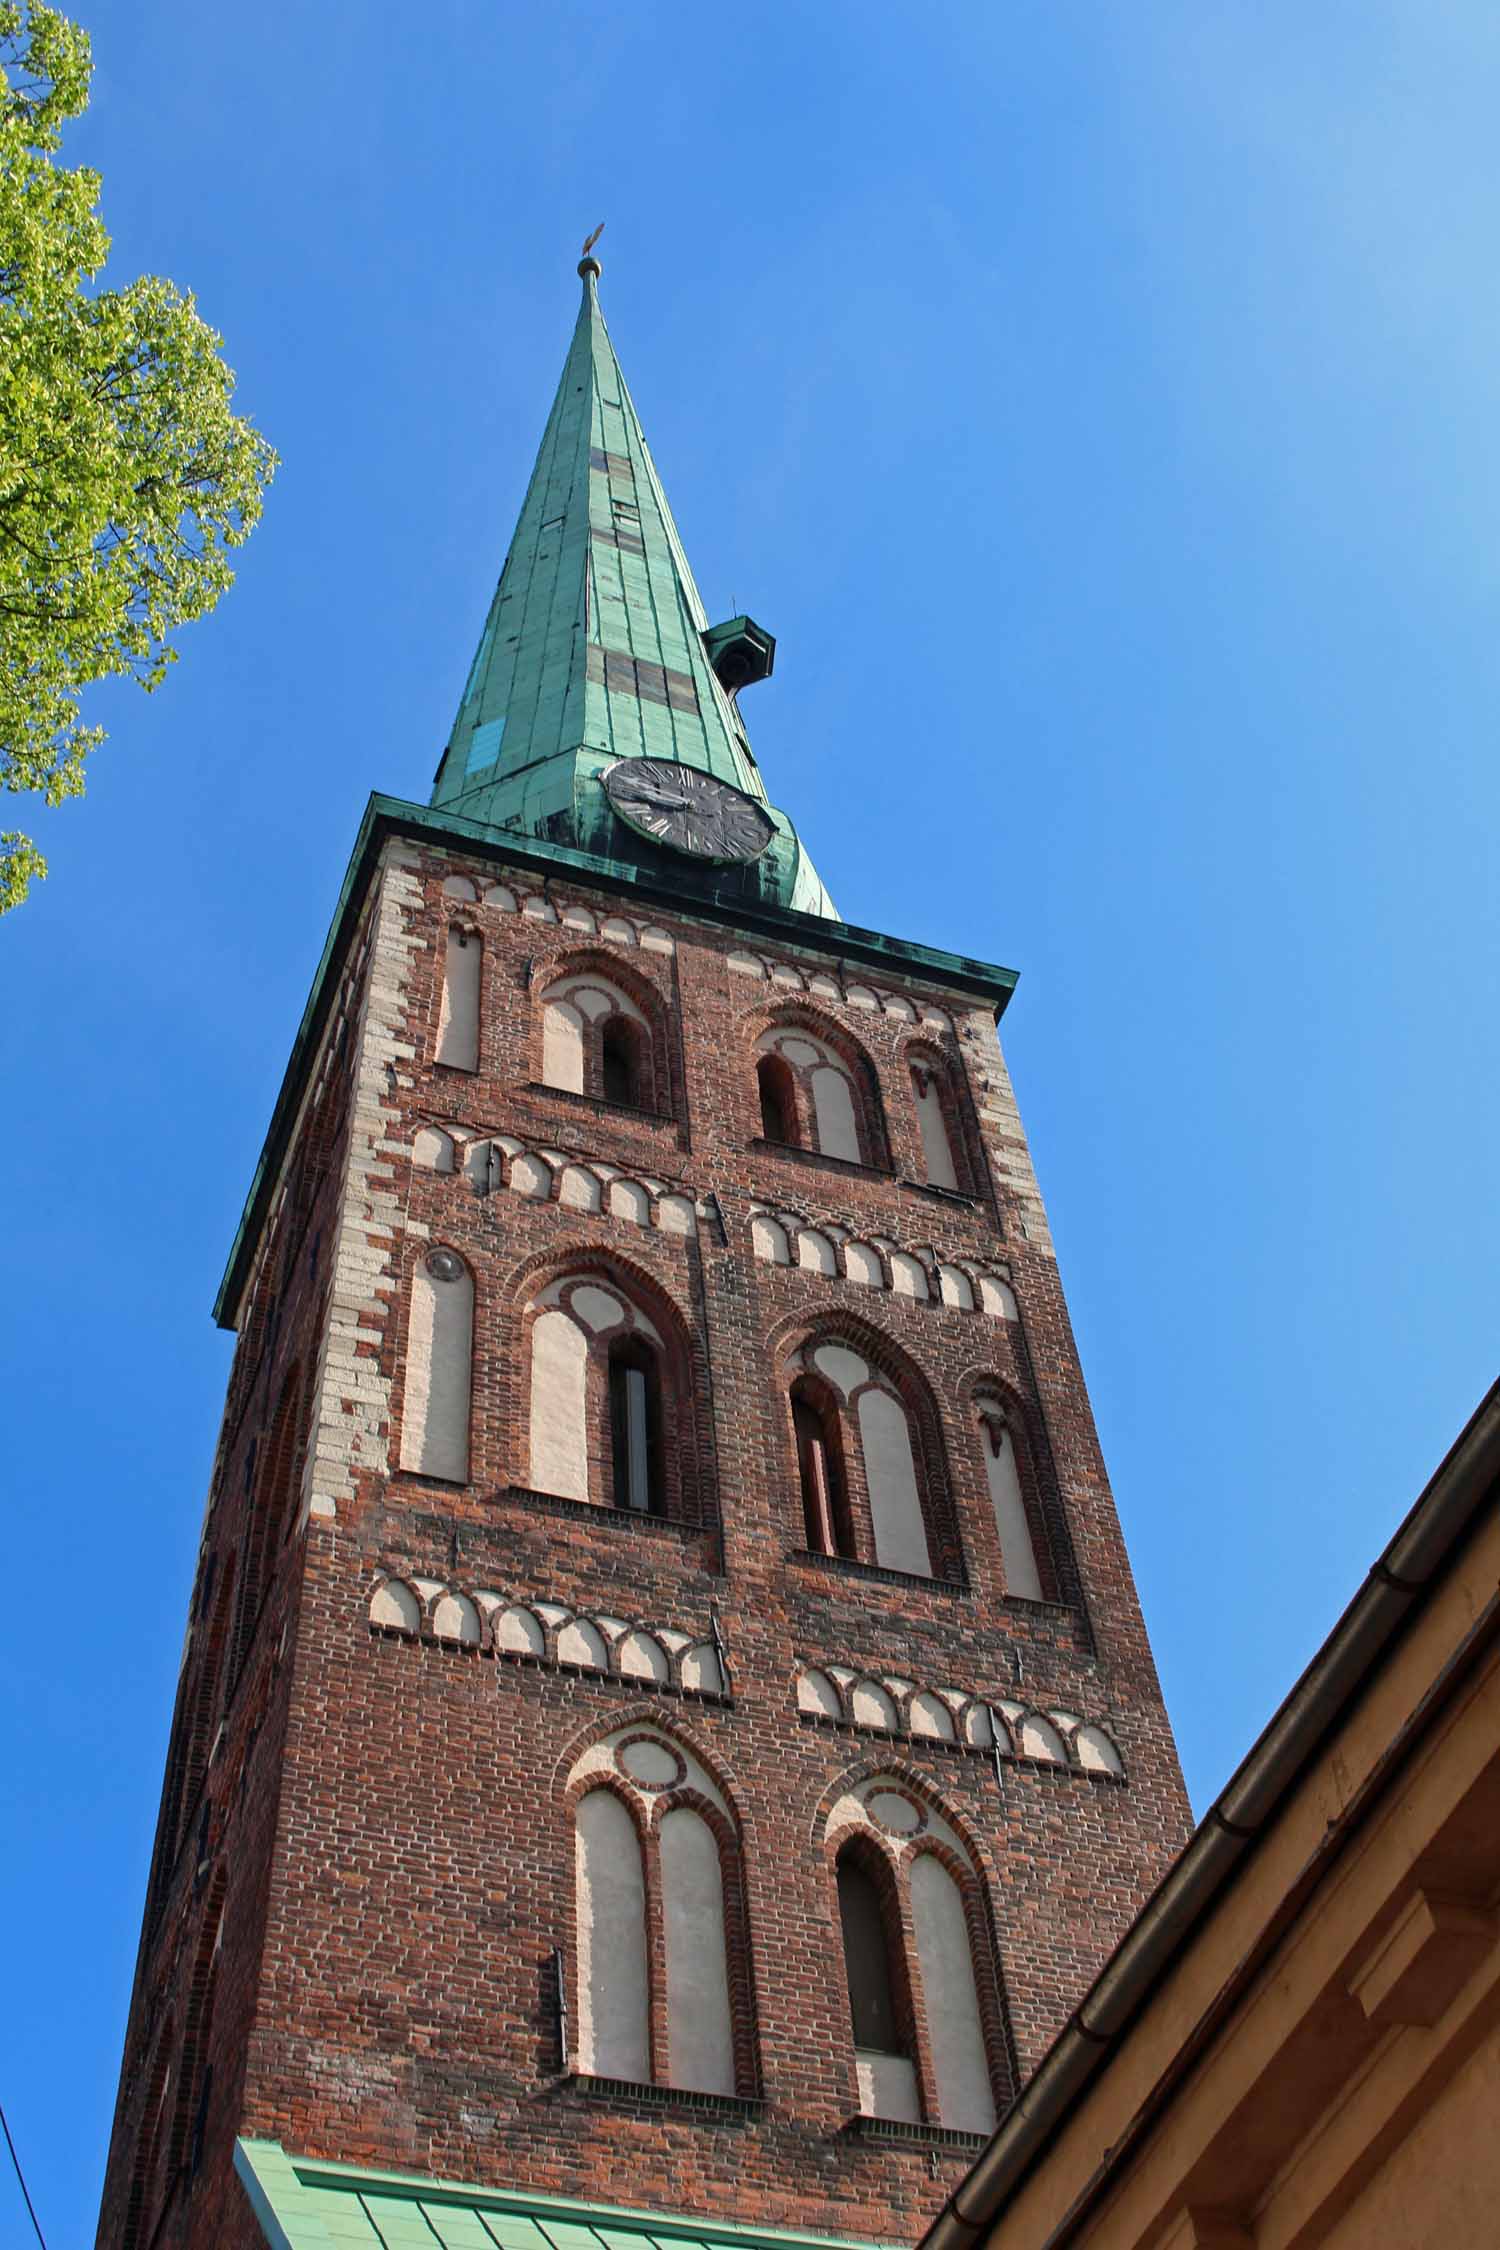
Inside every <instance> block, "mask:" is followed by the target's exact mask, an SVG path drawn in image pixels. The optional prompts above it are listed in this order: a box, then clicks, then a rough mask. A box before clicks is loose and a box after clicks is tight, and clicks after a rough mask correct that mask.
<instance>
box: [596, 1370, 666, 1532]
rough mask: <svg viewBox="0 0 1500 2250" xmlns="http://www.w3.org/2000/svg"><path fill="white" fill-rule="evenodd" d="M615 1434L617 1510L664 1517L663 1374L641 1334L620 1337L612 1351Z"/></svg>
mask: <svg viewBox="0 0 1500 2250" xmlns="http://www.w3.org/2000/svg"><path fill="white" fill-rule="evenodd" d="M609 1434H610V1457H611V1464H612V1467H613V1471H614V1504H615V1506H616V1507H617V1508H635V1509H637V1510H639V1511H640V1513H641V1514H643V1515H658V1516H659V1515H660V1514H661V1513H662V1473H661V1370H660V1367H659V1364H658V1361H657V1355H656V1352H655V1350H654V1348H653V1347H652V1345H651V1344H650V1343H649V1342H648V1341H647V1339H646V1337H645V1336H643V1335H642V1334H640V1333H639V1331H637V1332H636V1333H634V1334H628V1335H623V1334H622V1335H617V1336H616V1337H615V1338H614V1340H613V1341H612V1342H611V1344H610V1347H609Z"/></svg>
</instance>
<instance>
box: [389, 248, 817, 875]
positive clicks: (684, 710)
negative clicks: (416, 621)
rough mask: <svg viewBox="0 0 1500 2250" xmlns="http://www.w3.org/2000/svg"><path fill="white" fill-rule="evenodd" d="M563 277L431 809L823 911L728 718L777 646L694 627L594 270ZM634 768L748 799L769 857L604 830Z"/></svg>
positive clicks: (736, 719)
mask: <svg viewBox="0 0 1500 2250" xmlns="http://www.w3.org/2000/svg"><path fill="white" fill-rule="evenodd" d="M578 270H579V273H580V274H581V276H582V277H583V302H582V304H581V306H580V307H579V312H578V324H577V326H576V328H575V329H574V331H573V341H572V343H571V345H570V346H569V348H568V356H567V360H566V362H565V364H564V367H563V371H562V381H561V382H560V383H559V385H558V389H557V396H556V398H555V399H554V400H553V402H552V412H551V414H550V415H549V416H548V419H547V428H546V431H545V434H544V435H543V438H542V446H541V451H540V453H539V454H538V455H537V461H536V467H535V469H534V470H533V471H532V476H531V483H530V486H529V487H528V489H527V493H526V499H525V502H524V503H523V505H522V509H521V519H520V522H519V523H518V524H517V525H516V530H515V536H514V538H513V539H512V541H511V545H510V552H509V554H508V555H507V556H506V558H505V568H504V569H503V570H502V572H501V573H500V583H499V585H498V586H497V587H496V589H495V598H494V600H493V601H492V602H491V604H490V613H489V617H488V618H487V620H486V622H485V628H484V634H483V637H482V639H481V640H480V643H479V649H478V653H477V654H476V656H475V658H474V662H473V666H472V667H471V669H470V672H469V678H468V684H467V685H466V687H465V689H464V693H463V700H462V701H461V703H460V704H459V708H458V716H457V718H456V719H455V720H454V722H453V731H452V733H451V734H450V736H449V738H448V745H447V748H446V750H445V751H444V753H443V760H442V764H441V765H440V766H439V768H438V776H437V783H436V786H435V787H434V789H433V793H432V802H433V804H434V806H436V807H438V808H439V809H441V810H443V811H448V812H454V813H461V814H462V815H463V816H464V818H465V819H466V820H473V821H479V822H482V823H483V824H484V825H486V826H487V827H491V828H494V829H496V830H501V831H508V832H510V833H512V834H516V835H521V836H535V837H542V838H546V839H549V840H550V841H552V842H554V843H560V844H567V845H571V846H573V847H575V848H577V849H579V850H582V851H586V852H591V853H594V854H596V855H597V856H599V857H601V858H605V859H611V860H614V861H615V862H616V863H620V862H624V863H626V864H630V865H638V866H639V867H640V868H641V869H642V870H643V871H649V872H650V873H651V874H652V875H653V876H654V877H655V878H657V879H658V880H660V879H661V878H662V877H663V876H667V877H669V878H670V879H672V880H674V881H680V883H681V887H682V888H683V890H684V891H685V892H692V891H698V892H703V891H705V890H707V891H712V892H713V893H714V894H715V895H716V896H717V897H719V898H721V899H725V898H729V897H733V896H736V895H739V896H743V897H744V898H746V899H747V900H749V899H754V900H757V901H759V902H761V903H763V904H777V905H781V906H789V907H794V908H797V909H798V910H800V911H801V912H803V913H809V914H822V915H833V914H834V911H835V910H834V907H833V903H832V901H831V900H830V899H829V897H828V894H827V892H826V891H825V890H824V888H823V885H822V882H821V880H820V879H819V877H818V874H817V872H816V870H815V869H814V867H813V865H812V863H811V861H810V860H809V859H808V857H807V855H806V853H805V852H804V851H803V849H802V846H801V842H800V840H799V838H798V836H797V832H796V829H795V828H794V827H793V825H792V823H791V821H790V820H789V819H788V818H787V817H786V815H785V814H784V813H780V812H778V811H777V810H776V808H775V807H774V806H772V805H770V804H769V803H768V801H767V798H766V791H765V785H764V783H763V782H762V780H761V778H760V769H759V767H758V766H757V765H756V762H755V758H754V756H753V754H752V752H751V749H750V742H749V738H748V736H747V734H746V732H745V725H744V720H743V718H742V717H741V715H740V711H739V707H738V701H737V694H738V689H739V686H740V685H741V684H748V683H749V682H750V681H751V680H754V679H760V678H764V677H765V676H766V674H767V673H768V672H769V671H770V668H771V663H772V660H773V657H774V652H775V643H774V641H772V640H771V638H770V636H769V635H768V634H765V633H763V632H762V631H761V629H760V628H759V627H758V626H756V625H754V624H752V623H751V621H750V620H749V619H748V618H736V619H733V620H731V621H730V622H729V623H728V624H726V625H720V626H715V627H713V628H712V629H710V627H709V624H708V615H707V612H706V611H705V609H704V607H703V603H702V601H701V599H700V598H699V594H698V589H697V587H696V586H695V585H694V583H693V574H692V572H691V570H690V569H689V568H688V562H687V557H686V555H685V554H684V553H683V550H682V542H681V540H680V539H679V537H678V535H677V526H676V525H675V523H674V522H673V521H672V512H671V510H670V508H669V507H668V506H667V500H666V494H665V493H664V492H663V491H662V487H661V480H660V478H659V477H658V476H657V473H656V465H655V463H654V462H653V461H652V458H651V455H650V452H649V451H648V449H647V446H646V440H645V437H644V436H643V434H642V431H641V425H640V419H639V416H638V415H637V413H636V410H635V405H634V402H633V401H632V399H631V396H630V393H629V391H628V390H627V389H626V387H625V378H624V376H623V375H622V374H621V372H620V363H619V361H618V360H617V359H616V357H615V351H614V346H613V344H612V343H611V342H610V339H609V331H608V329H607V328H606V327H605V325H604V315H603V313H602V312H601V311H600V309H599V293H598V288H597V282H598V276H599V266H598V263H597V261H596V260H595V259H594V258H592V257H588V256H585V258H584V259H583V262H582V264H581V265H580V266H579V269H578ZM638 757H646V758H654V759H668V760H672V761H674V762H675V763H677V764H679V765H682V766H692V767H696V768H698V769H699V770H700V771H702V772H705V773H709V774H712V775H713V776H714V777H715V779H716V780H718V781H721V782H725V783H728V784H729V785H730V786H731V787H733V788H735V789H738V790H742V791H743V792H744V793H745V795H747V796H749V797H752V798H754V799H755V801H756V802H757V803H758V804H760V805H763V806H764V807H765V809H766V811H767V813H768V814H769V816H770V818H771V820H772V822H773V823H774V826H775V831H776V832H775V835H774V836H773V837H772V840H771V842H770V844H769V846H768V847H767V849H766V850H765V851H764V852H763V853H762V854H761V855H760V857H759V858H758V859H756V860H754V861H752V862H750V863H749V864H748V865H744V866H725V865H721V864H718V863H712V862H705V861H702V860H696V861H695V860H694V859H692V858H691V857H690V856H689V855H687V854H684V853H673V852H672V851H670V850H669V849H668V848H666V847H664V846H662V845H659V844H656V843H653V842H652V841H651V840H650V839H649V838H648V837H645V836H643V835H641V834H640V833H639V831H638V830H637V829H635V828H632V827H629V826H627V825H626V824H625V823H624V822H623V821H621V820H619V819H617V818H616V816H615V813H614V812H613V810H612V808H611V806H610V803H609V800H608V798H607V797H606V795H605V792H604V788H603V784H602V780H601V776H602V775H604V774H605V773H607V772H608V771H609V769H610V768H611V767H612V766H613V765H614V764H615V763H616V762H617V761H618V760H619V759H621V758H638Z"/></svg>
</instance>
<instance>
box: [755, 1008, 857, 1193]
mask: <svg viewBox="0 0 1500 2250" xmlns="http://www.w3.org/2000/svg"><path fill="white" fill-rule="evenodd" d="M755 1076H756V1090H757V1093H758V1096H759V1100H760V1115H761V1136H762V1138H763V1139H764V1140H767V1141H774V1142H776V1143H778V1144H779V1145H780V1146H782V1147H787V1148H806V1149H809V1150H812V1151H814V1152H815V1153H816V1154H817V1155H819V1156H836V1157H838V1158H839V1159H840V1160H841V1161H842V1162H843V1163H845V1164H863V1165H868V1166H876V1167H880V1168H884V1166H885V1164H886V1162H887V1158H886V1150H885V1131H884V1125H883V1121H882V1119H881V1114H880V1095H879V1091H878V1086H877V1082H876V1078H875V1073H874V1071H873V1069H871V1067H870V1066H869V1064H868V1063H865V1062H863V1061H862V1059H856V1058H855V1057H851V1056H846V1055H844V1054H842V1053H840V1052H838V1051H837V1050H836V1049H835V1047H834V1046H833V1045H832V1043H831V1042H830V1041H829V1040H827V1039H821V1038H819V1037H818V1036H817V1034H816V1033H815V1032H811V1031H808V1030H806V1029H805V1028H804V1027H803V1025H802V1024H800V1023H780V1024H772V1025H771V1027H770V1028H769V1030H767V1031H763V1032H762V1033H761V1035H760V1038H759V1039H758V1040H757V1042H756V1048H755Z"/></svg>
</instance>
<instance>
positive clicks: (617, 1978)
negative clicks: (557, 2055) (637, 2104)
mask: <svg viewBox="0 0 1500 2250" xmlns="http://www.w3.org/2000/svg"><path fill="white" fill-rule="evenodd" d="M576 1835H577V1844H576V1860H577V1867H576V1882H577V1896H578V2017H579V2022H578V2060H579V2066H580V2068H581V2069H583V2070H584V2071H586V2072H589V2073H591V2074H592V2075H593V2076H595V2077H598V2078H624V2079H628V2080H630V2081H632V2082H633V2083H635V2084H640V2083H642V2082H644V2081H646V2080H648V2079H649V2078H650V2076H651V2003H650V1994H649V1986H648V1981H647V1965H646V1881H645V1871H644V1869H643V1867H642V1865H641V1845H640V1838H639V1836H638V1835H637V1834H636V1827H635V1822H634V1821H633V1820H632V1819H631V1817H630V1815H629V1813H628V1812H627V1811H626V1809H625V1807H624V1806H623V1805H622V1804H621V1802H620V1800H619V1798H618V1797H617V1796H615V1795H614V1793H613V1791H612V1790H608V1789H594V1790H591V1791H590V1792H589V1794H588V1796H586V1797H585V1798H584V1800H583V1802H582V1804H581V1805H580V1806H579V1808H578V1821H577V1831H576Z"/></svg>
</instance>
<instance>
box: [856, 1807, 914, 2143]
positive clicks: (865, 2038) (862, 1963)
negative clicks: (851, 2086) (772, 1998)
mask: <svg viewBox="0 0 1500 2250" xmlns="http://www.w3.org/2000/svg"><path fill="white" fill-rule="evenodd" d="M838 1892H839V1922H840V1924H841V1926H842V1930H843V1939H844V1976H845V1981H846V1983H847V1985H848V1989H849V2020H850V2024H851V2026H852V2028H853V2032H854V2059H855V2067H856V2070H857V2073H858V2078H859V2105H860V2108H861V2110H862V2111H863V2112H864V2114H865V2115H866V2116H867V2117H890V2118H899V2119H904V2120H905V2121H906V2122H907V2123H909V2124H917V2123H919V2122H920V2120H921V2104H920V2102H919V2099H918V2095H917V2077H916V2071H915V2069H914V2068H913V2065H912V2059H911V2054H910V2042H909V2039H908V2037H907V2036H906V2033H905V2030H904V2027H903V2024H902V2021H901V2015H900V2012H899V2007H898V1998H899V1987H898V1974H897V1969H896V1964H895V1962H894V1960H893V1957H892V1946H891V1933H890V1930H889V1929H888V1927H887V1922H886V1910H885V1905H884V1902H883V1900H882V1899H881V1896H880V1892H879V1891H878V1889H877V1888H876V1885H875V1882H874V1879H873V1877H872V1876H871V1875H870V1874H869V1873H868V1872H867V1871H866V1869H865V1868H863V1867H862V1866H861V1865H860V1863H859V1859H858V1857H857V1856H856V1855H855V1853H853V1852H851V1851H844V1852H841V1853H840V1855H839V1861H838Z"/></svg>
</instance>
